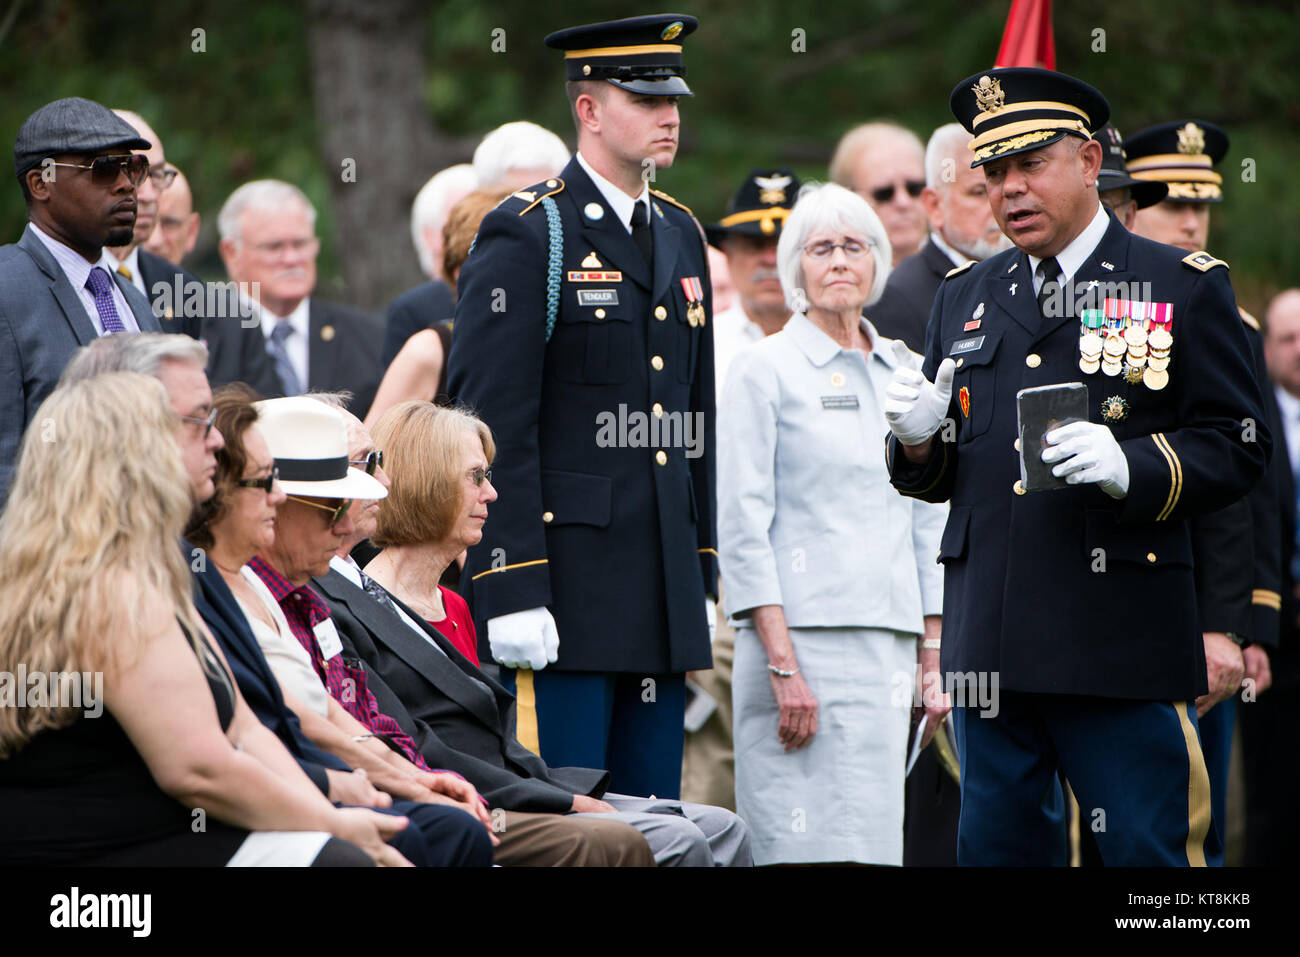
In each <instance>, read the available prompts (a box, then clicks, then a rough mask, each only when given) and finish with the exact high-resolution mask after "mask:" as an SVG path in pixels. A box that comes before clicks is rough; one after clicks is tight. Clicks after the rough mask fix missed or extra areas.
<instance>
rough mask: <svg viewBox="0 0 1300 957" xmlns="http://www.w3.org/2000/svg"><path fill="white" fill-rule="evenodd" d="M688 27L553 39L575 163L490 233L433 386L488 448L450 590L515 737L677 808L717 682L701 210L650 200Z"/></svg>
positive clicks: (655, 22) (664, 18)
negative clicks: (694, 706) (475, 418)
mask: <svg viewBox="0 0 1300 957" xmlns="http://www.w3.org/2000/svg"><path fill="white" fill-rule="evenodd" d="M695 27H696V21H695V19H694V18H692V17H687V16H679V15H676V14H664V15H656V16H645V17H631V18H629V19H625V20H615V21H611V22H607V23H597V24H591V25H588V26H581V27H573V28H570V29H567V30H561V31H559V32H558V33H552V34H551V35H550V36H548V37H547V38H546V44H547V46H550V47H552V48H554V49H557V50H561V51H563V53H564V62H565V65H566V73H565V76H566V79H567V80H568V83H567V84H566V91H567V93H568V97H569V102H570V105H571V106H572V109H573V115H574V120H575V123H576V125H577V130H578V152H577V155H575V156H574V158H573V159H572V160H571V161H570V162H569V164H568V166H566V167H565V168H564V170H563V171H562V172H561V174H560V175H559V176H557V177H555V178H553V179H548V180H545V181H544V182H541V183H538V184H536V185H534V186H530V187H529V188H527V189H523V190H519V191H518V192H516V193H514V194H512V195H511V196H510V197H508V198H507V199H506V200H505V201H503V202H502V203H501V205H500V206H498V207H497V208H496V209H495V210H493V211H492V212H491V213H489V214H488V215H487V217H486V218H485V219H484V220H483V224H482V226H481V227H480V228H479V232H478V239H477V241H476V243H475V247H474V250H473V252H472V253H471V254H470V256H469V259H468V260H467V261H466V263H465V266H464V270H463V272H462V273H461V275H460V296H459V300H458V302H457V306H456V338H455V340H454V345H453V347H452V351H451V356H450V358H449V370H448V375H449V385H450V388H451V389H452V391H453V392H454V394H456V395H458V396H460V398H461V399H462V400H463V401H464V402H465V403H466V404H468V405H469V406H471V407H472V408H474V409H475V410H476V411H477V412H478V413H479V415H481V416H482V418H483V419H484V420H485V421H486V422H487V423H488V425H489V426H490V427H491V429H492V432H493V436H494V438H495V439H496V442H497V448H498V450H499V455H498V465H497V466H496V469H495V475H496V478H495V479H494V480H493V481H494V484H495V485H496V487H497V490H498V492H499V493H500V500H499V501H498V503H497V505H496V506H495V510H494V512H493V514H492V517H491V518H490V519H489V520H488V523H487V526H486V527H485V528H484V530H483V539H482V542H481V543H480V544H479V545H477V546H476V547H474V548H472V549H470V552H469V556H468V560H467V562H466V565H465V570H464V577H463V579H462V587H463V594H464V595H465V597H466V598H467V600H468V601H469V604H470V607H471V608H472V609H473V611H474V616H475V619H476V623H477V625H478V630H479V634H480V636H482V637H481V638H480V642H481V644H480V654H481V655H482V656H483V657H484V658H485V659H489V658H490V659H495V660H496V661H497V662H499V663H500V664H501V665H502V666H503V677H504V678H505V680H506V683H507V684H510V683H511V682H513V683H514V685H515V690H516V692H517V695H518V698H519V702H520V704H519V707H520V714H521V717H520V721H519V728H520V732H519V737H520V739H521V741H523V743H524V744H525V745H526V746H529V747H531V748H533V749H538V748H540V753H541V755H542V757H543V758H545V759H546V761H547V763H548V764H552V765H573V766H580V767H603V768H608V769H609V770H610V772H611V775H612V779H611V785H610V786H611V787H612V788H613V789H615V790H616V791H619V792H621V793H624V794H634V795H640V796H648V795H650V794H654V795H656V796H658V797H660V798H676V797H677V796H678V792H679V788H680V784H681V762H682V722H683V715H684V702H685V681H684V675H685V672H687V671H692V670H697V669H702V668H708V667H709V665H710V662H711V656H710V653H709V639H710V631H711V629H712V627H713V623H714V615H715V610H714V609H715V599H716V595H717V580H718V572H717V542H716V532H715V521H714V504H713V503H714V448H713V429H714V388H713V316H712V297H711V293H710V289H709V275H708V261H707V258H706V255H705V246H704V241H703V236H702V230H701V229H700V227H699V225H698V223H697V222H696V221H695V218H694V216H693V215H692V214H691V213H690V211H689V210H688V209H686V207H684V206H682V205H681V204H680V203H679V202H677V201H676V200H674V199H673V198H672V197H670V196H668V195H667V194H665V193H662V192H660V191H658V190H657V189H652V188H650V186H651V185H652V184H653V182H654V180H655V178H656V176H657V174H658V173H659V172H662V171H663V170H666V169H667V168H668V167H670V166H671V165H672V162H673V159H674V157H675V155H676V152H677V143H678V134H679V130H680V125H681V118H680V116H679V114H678V100H679V98H681V97H684V96H689V95H690V94H691V91H690V87H688V86H687V84H686V80H685V73H686V71H685V67H684V66H683V63H682V41H683V40H684V39H685V38H686V37H687V36H689V35H690V34H691V33H692V32H693V31H694V30H695ZM534 714H535V720H534V719H533V717H532V715H534ZM575 810H583V808H582V807H577V806H575Z"/></svg>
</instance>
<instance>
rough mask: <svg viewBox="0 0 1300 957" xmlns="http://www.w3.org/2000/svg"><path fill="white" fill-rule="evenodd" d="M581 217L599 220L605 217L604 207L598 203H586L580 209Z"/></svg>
mask: <svg viewBox="0 0 1300 957" xmlns="http://www.w3.org/2000/svg"><path fill="white" fill-rule="evenodd" d="M582 215H584V216H586V217H587V218H588V219H600V218H601V217H602V216H604V215H605V207H604V206H602V205H600V203H588V204H587V205H586V206H584V207H582Z"/></svg>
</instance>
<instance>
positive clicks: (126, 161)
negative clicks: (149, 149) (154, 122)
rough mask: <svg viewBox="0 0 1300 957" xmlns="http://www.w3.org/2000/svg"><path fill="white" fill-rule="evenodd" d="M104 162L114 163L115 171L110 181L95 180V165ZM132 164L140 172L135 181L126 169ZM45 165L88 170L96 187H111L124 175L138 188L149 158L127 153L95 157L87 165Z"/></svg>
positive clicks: (51, 162)
mask: <svg viewBox="0 0 1300 957" xmlns="http://www.w3.org/2000/svg"><path fill="white" fill-rule="evenodd" d="M104 160H110V161H114V163H115V165H116V166H117V171H116V172H115V173H114V174H113V178H112V179H103V180H100V179H97V178H96V174H95V164H96V163H100V162H102V161H104ZM133 163H134V164H136V165H138V166H139V167H140V170H141V172H140V175H139V177H138V178H136V179H133V178H132V177H131V173H130V171H129V169H128V167H129V166H130V165H131V164H133ZM47 165H49V166H66V167H67V168H68V169H85V170H90V174H91V175H90V181H91V182H92V183H95V184H96V185H97V186H112V185H113V184H114V183H116V182H117V178H118V177H119V176H121V175H122V174H123V173H126V178H127V179H128V180H129V181H130V183H131V185H132V186H139V185H140V184H141V183H143V182H144V178H145V177H146V176H148V175H149V157H147V156H145V155H144V154H143V153H128V154H125V155H122V154H111V155H109V156H96V157H95V158H94V159H92V160H91V161H90V163H89V165H87V164H84V163H56V162H54V161H53V160H50V162H49V163H48V164H47Z"/></svg>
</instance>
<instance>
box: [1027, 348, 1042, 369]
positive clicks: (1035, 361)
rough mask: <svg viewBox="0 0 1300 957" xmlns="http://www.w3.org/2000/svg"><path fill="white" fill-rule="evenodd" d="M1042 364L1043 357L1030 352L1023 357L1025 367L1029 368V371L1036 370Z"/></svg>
mask: <svg viewBox="0 0 1300 957" xmlns="http://www.w3.org/2000/svg"><path fill="white" fill-rule="evenodd" d="M1042 364H1043V357H1042V356H1040V355H1039V354H1038V353H1037V352H1031V353H1029V355H1027V356H1025V365H1027V366H1029V368H1031V369H1037V368H1038V367H1039V366H1040V365H1042Z"/></svg>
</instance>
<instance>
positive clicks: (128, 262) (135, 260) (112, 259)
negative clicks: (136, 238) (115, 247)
mask: <svg viewBox="0 0 1300 957" xmlns="http://www.w3.org/2000/svg"><path fill="white" fill-rule="evenodd" d="M104 261H105V262H107V263H111V264H112V267H111V268H112V270H113V272H117V271H118V269H117V267H118V266H125V267H126V271H127V272H129V273H130V274H131V275H130V276H123V277H122V278H123V279H125V280H126V281H127V282H129V283H130V284H131V285H133V286H135V288H136V289H139V290H140V291H141V292H142V293H144V297H145V298H146V299H148V298H149V290H147V289H145V288H144V277H143V276H141V275H140V247H139V246H132V247H131V251H130V252H129V253H127V256H126V258H125V259H118V258H117V257H116V256H114V255H113V254H112V253H111V252H109V249H108V247H107V246H105V247H104ZM119 275H120V273H119Z"/></svg>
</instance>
